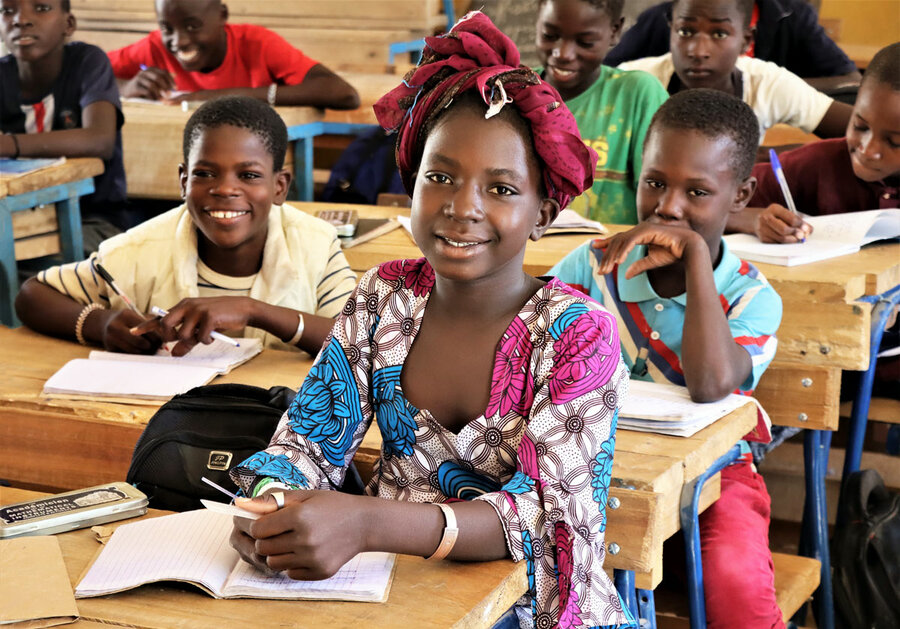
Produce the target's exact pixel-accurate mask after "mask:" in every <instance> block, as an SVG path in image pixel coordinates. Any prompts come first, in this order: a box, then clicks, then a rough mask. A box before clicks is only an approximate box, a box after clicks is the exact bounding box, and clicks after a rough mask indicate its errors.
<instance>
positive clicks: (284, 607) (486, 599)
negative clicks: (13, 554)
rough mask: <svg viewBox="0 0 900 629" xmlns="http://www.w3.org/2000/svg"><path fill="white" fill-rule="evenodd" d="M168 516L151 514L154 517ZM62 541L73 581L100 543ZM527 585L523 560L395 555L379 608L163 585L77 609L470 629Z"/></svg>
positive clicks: (140, 617)
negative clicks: (228, 595)
mask: <svg viewBox="0 0 900 629" xmlns="http://www.w3.org/2000/svg"><path fill="white" fill-rule="evenodd" d="M39 496H40V494H36V493H35V492H27V491H23V490H19V489H11V488H9V487H0V503H2V504H10V503H13V502H20V501H22V500H28V499H32V498H36V497H39ZM164 513H165V512H160V511H153V512H151V513H150V514H149V517H154V516H159V515H163V514H164ZM145 517H148V516H145ZM132 521H133V520H132ZM125 522H127V521H125ZM122 523H124V522H118V523H112V524H111V525H110V526H112V527H117V526H120V525H121V524H122ZM57 539H58V540H59V543H60V548H61V549H62V554H63V558H64V559H65V562H66V570H67V572H68V574H69V578H70V580H71V581H72V583H77V581H78V579H79V577H80V575H81V573H82V572H83V571H84V570H85V568H86V567H87V566H88V564H89V563H90V562H91V561H92V560H93V558H94V556H95V555H96V553H97V549H98V548H99V546H98V544H97V542H96V541H95V539H94V535H93V533H91V531H90V530H89V529H82V530H80V531H72V532H70V533H63V534H60V535H58V536H57ZM527 583H528V582H527V577H526V573H525V562H524V561H522V562H519V563H518V564H513V563H512V562H511V561H509V560H500V561H485V562H455V561H434V562H432V561H425V560H424V559H422V558H421V557H411V556H409V555H398V556H397V564H396V571H395V573H394V580H393V585H392V587H391V593H390V596H389V598H388V600H387V602H386V603H383V604H378V605H374V604H372V603H351V602H340V601H278V600H253V599H232V600H217V599H214V598H213V597H211V596H208V595H206V594H204V593H202V592H200V591H199V590H197V589H196V588H185V587H180V586H177V585H175V586H173V585H171V584H164V583H158V584H153V585H152V586H147V587H142V588H137V589H135V590H131V591H128V592H122V593H119V594H115V595H113V596H103V597H98V598H88V599H80V600H79V601H78V611H79V613H80V615H81V618H82V619H85V620H87V621H93V622H103V623H105V624H106V625H107V626H109V625H117V626H128V627H156V628H167V627H181V628H182V629H220V628H221V627H248V626H257V625H259V624H260V622H259V620H260V618H265V623H264V624H265V626H268V627H293V626H296V625H297V624H298V622H299V621H298V619H301V618H302V624H303V625H304V626H310V627H359V626H372V627H388V626H394V625H396V624H397V620H398V619H400V618H402V619H403V622H404V623H408V625H409V626H410V627H427V626H437V627H454V626H455V627H462V628H469V627H484V626H489V625H490V624H491V623H492V622H493V621H494V620H496V619H497V618H499V616H500V615H501V614H502V613H503V612H505V611H506V610H507V609H509V607H510V606H511V605H512V604H513V603H514V602H515V601H516V599H518V597H519V596H520V595H521V594H523V593H524V592H525V590H526V589H527V587H528V586H527ZM414 600H415V601H428V604H427V605H410V601H414ZM485 621H486V622H485Z"/></svg>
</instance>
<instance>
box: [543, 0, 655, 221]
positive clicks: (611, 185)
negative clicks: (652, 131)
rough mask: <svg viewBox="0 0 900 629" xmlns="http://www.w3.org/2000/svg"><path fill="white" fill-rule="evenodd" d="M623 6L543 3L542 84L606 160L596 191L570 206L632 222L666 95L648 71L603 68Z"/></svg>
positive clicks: (588, 1)
mask: <svg viewBox="0 0 900 629" xmlns="http://www.w3.org/2000/svg"><path fill="white" fill-rule="evenodd" d="M622 4H623V0H541V3H540V10H539V12H538V21H537V47H538V55H539V57H540V59H541V63H542V65H543V67H544V70H543V73H542V76H543V78H544V80H546V81H547V82H548V83H550V85H552V86H553V87H555V88H556V89H557V90H558V91H559V93H560V94H561V95H562V97H563V99H565V102H566V106H567V107H568V108H569V109H570V110H571V112H572V114H574V116H575V120H576V122H577V123H578V129H579V130H580V131H581V138H582V139H583V140H584V143H585V144H587V145H588V146H590V147H591V148H593V149H594V150H595V151H597V154H598V155H599V156H600V159H599V161H598V162H597V170H596V172H595V173H594V185H593V187H591V189H590V190H588V191H586V192H585V193H584V194H582V195H581V196H580V197H578V198H577V199H574V200H573V201H572V203H571V204H570V205H569V207H570V208H572V209H573V210H575V211H577V212H578V213H579V214H582V215H584V216H587V217H588V218H591V219H594V220H599V221H602V222H604V223H610V224H626V225H634V224H636V223H637V210H636V209H635V207H636V206H635V198H636V195H637V184H638V176H639V175H640V172H641V147H642V146H643V143H644V136H645V135H646V134H647V127H649V126H650V118H652V117H653V114H654V113H655V112H656V110H657V109H658V108H659V106H660V105H661V104H662V103H663V101H665V100H666V98H667V94H666V90H665V88H663V86H662V84H660V82H659V81H658V80H656V79H655V78H654V77H652V76H650V75H649V74H647V73H645V72H626V71H623V70H617V69H615V68H610V67H607V66H603V65H601V64H600V62H601V61H602V60H603V57H604V56H605V55H606V53H607V51H608V50H609V49H610V48H611V47H612V46H613V45H615V43H616V41H617V40H618V38H619V35H620V34H621V31H622V22H623V18H622Z"/></svg>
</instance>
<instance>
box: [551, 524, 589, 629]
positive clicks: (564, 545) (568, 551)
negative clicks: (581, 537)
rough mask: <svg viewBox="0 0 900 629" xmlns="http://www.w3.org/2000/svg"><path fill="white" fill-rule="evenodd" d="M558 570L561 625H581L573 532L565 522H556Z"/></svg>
mask: <svg viewBox="0 0 900 629" xmlns="http://www.w3.org/2000/svg"><path fill="white" fill-rule="evenodd" d="M554 532H555V534H556V535H555V537H556V540H555V541H556V572H557V575H558V576H557V580H558V583H559V609H560V616H559V625H558V626H559V627H581V626H582V622H581V619H580V618H579V614H581V608H579V607H578V593H577V592H576V591H575V589H574V588H573V587H572V569H573V563H572V542H573V539H572V532H571V531H570V530H569V527H568V526H566V523H565V522H557V523H556V524H555V530H554Z"/></svg>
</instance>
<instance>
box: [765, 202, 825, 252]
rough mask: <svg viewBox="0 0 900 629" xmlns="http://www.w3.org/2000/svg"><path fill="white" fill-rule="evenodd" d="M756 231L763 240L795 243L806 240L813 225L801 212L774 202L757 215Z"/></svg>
mask: <svg viewBox="0 0 900 629" xmlns="http://www.w3.org/2000/svg"><path fill="white" fill-rule="evenodd" d="M754 231H755V232H756V236H757V238H759V239H760V240H761V241H762V242H777V243H794V242H803V241H804V240H806V238H807V236H809V235H810V234H811V233H812V231H813V227H812V225H810V224H809V223H807V222H806V221H804V220H803V218H802V217H801V216H800V215H799V214H794V213H793V212H791V211H790V210H789V209H787V208H786V207H784V206H782V205H778V204H777V203H773V204H772V205H770V206H769V207H767V208H766V209H764V210H762V211H760V212H759V214H757V215H756V224H755V225H754Z"/></svg>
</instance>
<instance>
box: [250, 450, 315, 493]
mask: <svg viewBox="0 0 900 629" xmlns="http://www.w3.org/2000/svg"><path fill="white" fill-rule="evenodd" d="M238 468H243V469H247V470H250V471H251V472H253V473H254V474H256V475H257V476H269V477H271V478H277V479H278V480H280V481H281V482H283V483H286V484H288V485H294V486H296V487H301V488H303V489H307V488H309V481H308V480H307V479H306V476H304V475H303V472H301V471H300V470H298V469H297V468H296V467H294V466H293V465H291V462H290V460H288V458H287V457H286V456H284V455H283V454H278V455H275V454H269V453H268V452H257V453H256V454H254V455H253V456H251V457H250V458H249V459H247V460H245V461H244V462H243V463H241V464H240V465H238Z"/></svg>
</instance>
